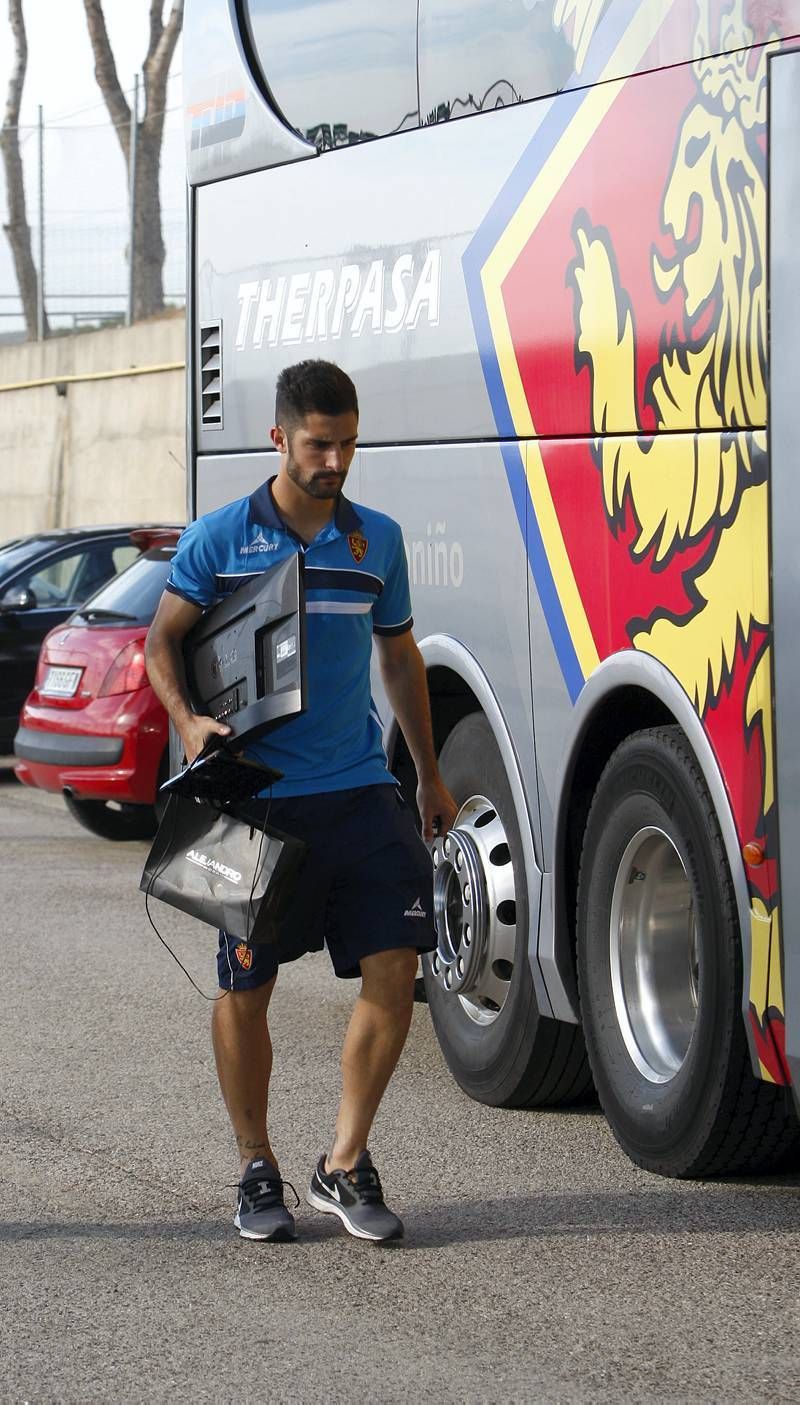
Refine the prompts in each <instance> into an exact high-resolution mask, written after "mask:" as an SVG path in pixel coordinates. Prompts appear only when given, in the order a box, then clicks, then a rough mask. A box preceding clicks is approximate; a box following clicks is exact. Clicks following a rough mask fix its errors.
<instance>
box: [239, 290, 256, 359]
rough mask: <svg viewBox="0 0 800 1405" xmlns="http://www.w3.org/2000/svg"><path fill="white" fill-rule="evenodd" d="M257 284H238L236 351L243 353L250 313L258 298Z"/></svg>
mask: <svg viewBox="0 0 800 1405" xmlns="http://www.w3.org/2000/svg"><path fill="white" fill-rule="evenodd" d="M258 288H259V285H258V283H240V284H239V325H238V327H237V328H236V350H237V351H244V347H245V342H246V341H247V332H248V328H249V326H250V313H251V312H252V310H253V304H254V302H255V300H256V298H257V297H258Z"/></svg>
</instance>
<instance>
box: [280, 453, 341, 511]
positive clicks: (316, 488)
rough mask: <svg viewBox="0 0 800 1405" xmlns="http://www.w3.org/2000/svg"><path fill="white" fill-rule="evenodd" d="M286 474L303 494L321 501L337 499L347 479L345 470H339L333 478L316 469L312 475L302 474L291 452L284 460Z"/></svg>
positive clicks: (308, 473)
mask: <svg viewBox="0 0 800 1405" xmlns="http://www.w3.org/2000/svg"><path fill="white" fill-rule="evenodd" d="M286 472H287V473H288V475H289V477H290V478H291V480H292V482H293V483H295V484H296V485H297V487H298V488H301V489H302V491H303V492H304V493H307V494H308V496H309V497H310V498H321V499H324V498H338V496H339V494H340V492H341V491H342V486H343V484H344V480H345V478H346V477H347V469H343V470H341V471H340V472H338V473H337V474H336V475H335V477H334V476H333V475H332V474H326V473H325V472H324V470H322V469H317V470H316V471H315V472H314V473H310V472H305V473H304V472H303V470H302V469H301V468H298V466H297V464H296V463H295V461H294V459H293V458H292V455H291V451H290V452H289V456H288V458H287V460H286Z"/></svg>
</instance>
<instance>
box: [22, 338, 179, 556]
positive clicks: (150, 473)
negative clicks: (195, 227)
mask: <svg viewBox="0 0 800 1405" xmlns="http://www.w3.org/2000/svg"><path fill="white" fill-rule="evenodd" d="M184 356H185V344H184V317H183V314H182V313H176V314H167V315H165V316H164V317H160V318H156V319H152V320H151V321H149V322H143V323H140V324H138V325H137V326H135V327H117V328H111V329H108V330H105V331H102V332H85V333H82V334H81V335H78V336H64V337H54V338H53V339H52V340H51V341H47V342H44V343H36V342H25V343H23V344H21V345H15V346H8V347H2V348H0V485H1V486H0V541H4V540H6V539H7V538H9V537H12V536H16V535H17V534H19V533H24V532H35V531H39V530H41V529H42V528H45V527H72V526H82V525H85V524H89V523H94V522H104V523H105V522H108V523H113V522H136V521H153V520H155V521H168V522H183V521H185V512H186V498H185V493H186V487H185V472H184V463H185V456H186V450H185V442H184V424H185V412H184V405H185V389H184V371H183V370H182V369H170V370H160V371H153V372H152V373H148V374H139V375H131V374H129V372H130V370H131V368H136V369H138V368H143V367H148V366H154V367H155V366H164V365H168V366H169V365H172V366H174V365H175V363H178V365H179V366H180V367H182V365H183V361H184ZM109 371H112V372H117V373H119V374H116V375H114V377H113V378H111V379H103V380H89V379H79V380H75V381H62V382H60V384H48V385H42V386H30V385H29V384H28V383H29V382H31V381H38V380H50V381H52V380H53V379H56V380H57V379H58V378H59V377H62V376H63V377H68V376H77V377H88V376H90V375H92V374H93V373H97V372H109ZM125 372H128V374H124V373H125ZM20 384H21V385H22V387H23V388H20V389H6V387H9V386H14V385H20Z"/></svg>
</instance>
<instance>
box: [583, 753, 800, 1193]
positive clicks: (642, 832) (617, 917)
mask: <svg viewBox="0 0 800 1405" xmlns="http://www.w3.org/2000/svg"><path fill="white" fill-rule="evenodd" d="M577 925H578V980H579V989H580V998H581V1012H582V1016H583V1027H584V1033H585V1035H586V1044H587V1048H588V1052H589V1060H590V1063H591V1066H592V1072H593V1074H594V1080H595V1085H596V1087H597V1091H598V1094H599V1096H600V1102H601V1104H602V1107H603V1111H604V1112H605V1115H606V1117H607V1119H608V1121H609V1123H610V1124H611V1128H612V1130H613V1132H614V1135H615V1137H616V1138H617V1141H618V1142H619V1143H620V1145H621V1146H622V1148H623V1150H624V1151H626V1152H627V1153H628V1155H629V1156H630V1157H631V1158H632V1160H634V1161H635V1162H637V1163H638V1164H639V1165H640V1166H644V1167H645V1168H646V1169H647V1170H649V1171H656V1172H658V1173H660V1174H661V1175H665V1176H701V1175H704V1176H706V1175H713V1174H720V1173H722V1172H744V1171H755V1170H766V1169H769V1168H771V1167H773V1166H775V1165H777V1164H785V1162H786V1160H787V1158H791V1156H792V1155H793V1154H794V1153H795V1152H796V1150H797V1146H798V1128H797V1123H796V1121H795V1118H794V1116H793V1114H792V1112H791V1110H790V1109H789V1106H788V1102H787V1098H786V1094H785V1090H784V1089H782V1088H776V1087H774V1086H771V1085H769V1084H766V1083H761V1082H759V1081H758V1080H757V1079H756V1078H754V1076H753V1073H752V1071H751V1066H750V1058H749V1054H748V1050H747V1041H746V1037H745V1029H744V1020H743V1018H742V946H741V939H740V933H739V923H738V915H737V909H736V901H735V896H734V889H733V883H732V881H731V876H730V871H729V869H728V863H727V857H726V854H725V848H724V845H723V840H722V835H721V832H720V828H719V823H718V821H717V817H716V814H715V811H714V807H713V804H712V801H711V797H710V795H709V793H708V789H707V787H706V784H705V781H704V779H703V776H702V774H701V771H700V768H699V766H698V764H697V761H696V759H695V757H694V754H693V752H692V751H691V748H690V747H689V745H688V743H687V741H686V738H685V736H684V734H683V732H682V731H681V729H680V728H679V727H662V728H657V729H656V728H654V729H652V730H649V731H642V732H637V733H635V734H634V735H633V736H631V737H629V738H628V739H627V740H626V741H624V742H623V743H622V744H621V746H619V747H618V748H617V750H616V751H615V752H614V754H613V755H612V757H611V759H610V761H609V762H608V764H607V766H606V768H605V770H604V772H603V774H602V776H601V778H600V781H599V783H598V786H597V790H596V792H595V795H594V799H593V802H592V806H591V809H590V811H589V817H588V820H587V824H586V832H585V836H584V841H583V852H582V857H581V868H580V878H579V882H578V924H577Z"/></svg>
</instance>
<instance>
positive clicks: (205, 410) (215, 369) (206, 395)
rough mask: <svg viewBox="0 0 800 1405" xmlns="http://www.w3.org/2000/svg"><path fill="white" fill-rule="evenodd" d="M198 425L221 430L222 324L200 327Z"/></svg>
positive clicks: (215, 323) (203, 324)
mask: <svg viewBox="0 0 800 1405" xmlns="http://www.w3.org/2000/svg"><path fill="white" fill-rule="evenodd" d="M200 423H201V424H202V425H203V427H204V428H205V429H222V323H221V322H204V323H202V325H201V327H200Z"/></svg>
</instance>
